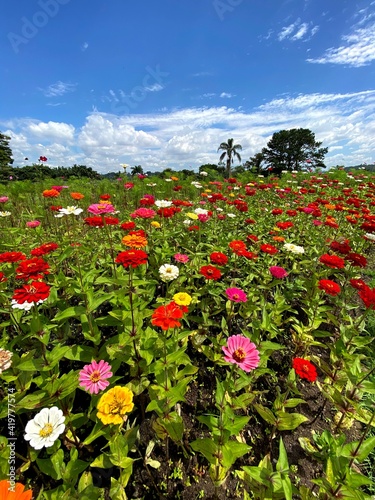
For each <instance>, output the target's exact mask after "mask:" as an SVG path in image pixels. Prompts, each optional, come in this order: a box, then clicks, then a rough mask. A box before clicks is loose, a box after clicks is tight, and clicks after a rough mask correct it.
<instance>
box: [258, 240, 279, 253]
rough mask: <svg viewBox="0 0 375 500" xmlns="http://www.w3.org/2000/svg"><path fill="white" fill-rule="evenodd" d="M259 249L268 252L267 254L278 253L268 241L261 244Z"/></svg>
mask: <svg viewBox="0 0 375 500" xmlns="http://www.w3.org/2000/svg"><path fill="white" fill-rule="evenodd" d="M260 250H261V252H264V253H268V254H269V255H275V253H278V249H277V248H276V247H274V246H273V245H269V244H268V243H265V244H264V245H261V246H260Z"/></svg>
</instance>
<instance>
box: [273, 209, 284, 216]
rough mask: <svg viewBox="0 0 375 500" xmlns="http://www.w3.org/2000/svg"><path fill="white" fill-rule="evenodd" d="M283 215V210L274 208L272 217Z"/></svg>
mask: <svg viewBox="0 0 375 500" xmlns="http://www.w3.org/2000/svg"><path fill="white" fill-rule="evenodd" d="M282 213H283V211H282V210H281V208H274V209H273V210H272V212H271V214H272V215H281V214H282Z"/></svg>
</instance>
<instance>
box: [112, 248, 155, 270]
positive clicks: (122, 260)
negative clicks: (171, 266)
mask: <svg viewBox="0 0 375 500" xmlns="http://www.w3.org/2000/svg"><path fill="white" fill-rule="evenodd" d="M147 258H148V255H147V253H146V252H144V251H143V250H134V249H131V250H125V251H124V252H120V253H119V254H118V255H117V257H116V259H115V262H116V264H122V265H123V266H124V267H130V266H131V267H134V268H136V267H138V266H140V265H141V264H147Z"/></svg>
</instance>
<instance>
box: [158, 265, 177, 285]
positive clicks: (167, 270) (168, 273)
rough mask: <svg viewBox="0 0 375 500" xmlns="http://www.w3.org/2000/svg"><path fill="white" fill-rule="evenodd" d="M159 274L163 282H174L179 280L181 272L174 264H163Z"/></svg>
mask: <svg viewBox="0 0 375 500" xmlns="http://www.w3.org/2000/svg"><path fill="white" fill-rule="evenodd" d="M159 274H160V278H161V279H162V280H163V281H172V280H175V279H176V278H178V275H179V274H180V271H179V269H178V267H177V266H174V265H172V264H163V265H162V266H161V267H159Z"/></svg>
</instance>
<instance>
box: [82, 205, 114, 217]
mask: <svg viewBox="0 0 375 500" xmlns="http://www.w3.org/2000/svg"><path fill="white" fill-rule="evenodd" d="M87 211H88V212H90V214H94V215H101V214H113V212H114V211H115V207H114V206H113V205H111V204H110V203H94V204H93V205H90V206H89V208H88V209H87Z"/></svg>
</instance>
